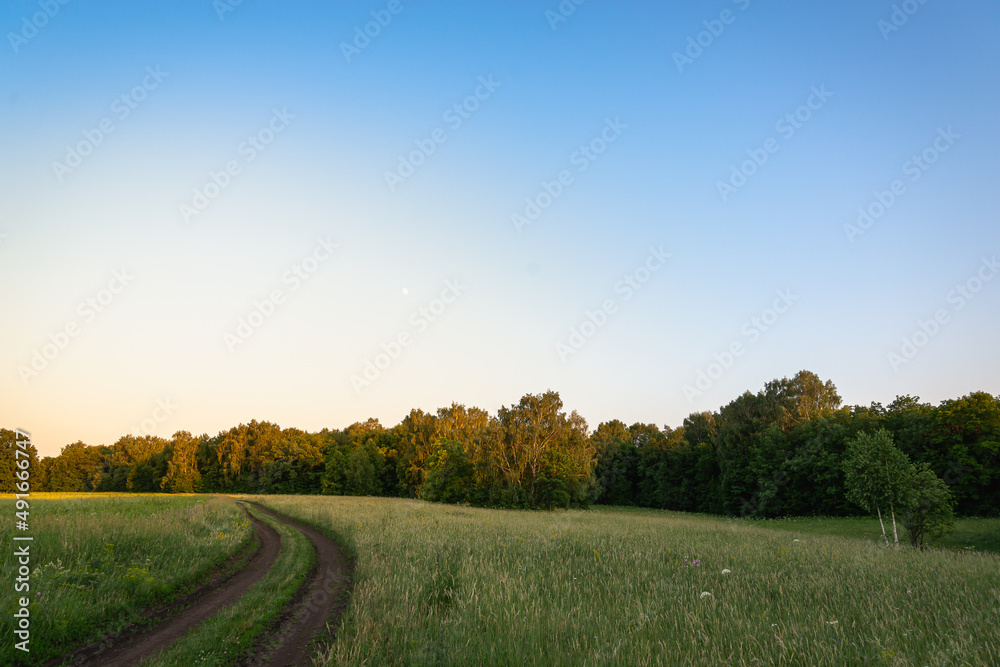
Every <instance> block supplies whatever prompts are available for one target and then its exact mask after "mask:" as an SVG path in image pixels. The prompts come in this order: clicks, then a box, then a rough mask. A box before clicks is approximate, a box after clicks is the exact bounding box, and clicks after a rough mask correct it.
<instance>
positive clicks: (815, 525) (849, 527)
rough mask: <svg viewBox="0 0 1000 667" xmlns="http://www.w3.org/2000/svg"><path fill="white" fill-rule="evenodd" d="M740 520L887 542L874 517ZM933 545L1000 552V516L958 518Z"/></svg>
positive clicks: (903, 534) (901, 533)
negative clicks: (950, 530)
mask: <svg viewBox="0 0 1000 667" xmlns="http://www.w3.org/2000/svg"><path fill="white" fill-rule="evenodd" d="M736 521H737V522H739V523H744V524H746V525H753V526H758V527H761V528H771V529H774V530H786V531H792V532H796V533H803V534H811V535H840V536H843V537H855V538H859V539H865V540H873V541H876V542H880V543H882V544H884V543H885V542H884V541H883V540H882V527H881V526H880V525H879V522H878V518H871V517H868V518H866V517H850V518H841V517H790V518H787V519H737V520H736ZM896 523H897V526H896V527H897V530H898V532H899V541H900V544H904V543H905V544H909V541H908V540H909V538H908V537H907V536H906V531H905V530H904V529H903V526H902V525H900V524H899V522H898V521H897V522H896ZM885 531H886V535H887V536H888V537H889V542H890V543H891V542H892V523H891V520H888V519H887V520H886V523H885ZM932 545H933V546H938V547H943V548H947V549H965V550H976V551H988V552H991V553H1000V519H956V520H955V530H954V532H952V533H949V534H948V535H945V536H944V537H943V538H941V539H939V540H934V541H933V542H932Z"/></svg>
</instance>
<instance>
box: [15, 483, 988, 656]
mask: <svg viewBox="0 0 1000 667" xmlns="http://www.w3.org/2000/svg"><path fill="white" fill-rule="evenodd" d="M236 499H237V500H239V499H245V500H253V501H256V502H259V503H260V504H261V505H263V506H266V507H269V508H271V509H273V510H275V511H278V512H280V513H282V514H285V515H287V516H289V517H291V518H293V519H296V520H298V521H301V522H303V523H307V524H311V525H313V526H315V527H317V528H319V529H320V530H322V531H323V532H325V533H326V534H327V535H329V536H330V537H332V538H334V539H335V540H337V541H338V543H339V544H340V545H341V548H342V550H343V551H344V553H345V554H346V555H348V556H350V557H352V558H353V559H354V561H355V570H354V575H353V576H354V584H353V592H352V597H351V601H350V604H349V606H348V608H347V612H346V615H345V616H344V619H343V622H342V624H341V626H340V627H339V630H338V633H337V636H336V639H335V640H334V642H333V643H332V644H330V645H329V646H324V647H322V648H321V651H320V653H319V656H318V664H320V665H380V664H389V665H392V664H412V665H423V664H449V665H451V664H453V665H459V664H476V663H480V664H538V665H543V664H544V665H549V664H553V665H604V664H608V665H653V664H671V665H674V664H677V665H703V664H725V665H772V664H774V665H803V664H808V665H844V664H886V665H996V664H1000V555H998V554H996V553H991V552H990V549H991V548H993V547H994V546H995V540H996V535H997V533H998V532H1000V520H997V519H992V520H986V519H961V520H959V521H958V526H957V528H958V529H957V531H956V533H955V535H953V536H952V537H951V538H949V539H951V540H952V541H953V545H952V546H954V547H958V548H930V549H928V550H927V551H924V552H919V551H916V550H914V549H912V548H909V547H908V546H904V547H903V548H901V549H899V550H898V551H897V550H894V549H887V548H885V547H884V546H882V544H881V535H880V532H879V530H878V527H877V526H878V522H877V520H874V519H862V518H855V519H824V518H796V519H783V520H772V521H749V520H733V519H727V518H723V517H716V516H709V515H700V514H683V513H676V512H666V511H657V510H648V509H634V508H617V507H597V508H594V509H590V510H557V511H553V512H542V511H513V510H511V511H507V510H488V509H477V508H471V507H466V506H456V505H443V504H435V503H428V502H423V501H417V500H405V499H390V498H368V497H342V496H238V497H237V498H236ZM34 500H35V502H34V504H33V505H32V515H31V516H32V530H31V533H32V534H33V535H34V536H35V542H34V544H33V547H32V549H33V551H32V554H33V564H32V595H35V596H37V600H36V601H34V602H33V603H32V606H31V612H32V637H33V639H32V649H33V651H32V655H31V663H32V664H41V662H43V661H44V660H43V659H44V658H46V657H51V656H53V655H60V654H62V653H63V652H65V651H66V650H67V649H71V648H74V647H76V646H79V645H82V644H85V643H87V642H88V641H92V640H93V639H95V638H97V637H99V636H101V635H103V634H104V633H106V632H109V631H115V630H117V629H120V628H122V627H124V626H125V625H127V624H129V623H134V622H137V621H138V620H139V619H140V618H141V616H140V614H141V612H142V611H143V610H144V609H146V608H148V607H149V606H150V605H153V604H154V603H162V601H163V600H164V599H169V598H170V597H171V596H176V595H178V594H179V593H181V592H183V591H184V590H186V589H187V588H188V587H190V586H191V585H192V584H193V582H195V581H198V580H199V578H200V577H203V576H204V575H205V574H206V573H207V572H210V571H211V570H212V568H213V566H215V565H217V564H218V563H220V562H221V561H223V560H225V559H226V558H227V557H229V556H232V555H233V554H241V553H245V552H246V550H245V549H244V547H246V546H248V545H251V544H252V542H253V541H254V540H255V539H256V538H254V536H253V532H252V529H251V527H250V525H249V523H248V520H247V518H246V516H245V514H243V512H242V510H241V509H240V507H239V506H238V505H237V503H236V502H233V498H232V497H211V496H146V495H127V496H126V495H112V496H104V495H94V494H48V496H47V497H45V498H35V499H34ZM2 506H6V507H8V508H9V510H10V511H8V512H6V513H4V514H3V515H0V526H3V527H4V528H5V529H7V530H8V531H12V529H13V526H12V525H11V523H12V521H11V518H10V517H12V516H13V507H12V503H11V502H9V501H3V503H2ZM251 511H253V512H254V514H255V515H256V516H258V518H261V519H262V520H265V521H267V522H268V523H269V524H270V525H272V526H273V527H274V528H275V529H276V530H278V532H279V534H280V535H281V537H282V547H281V552H280V554H279V557H278V560H277V561H276V562H275V565H274V566H273V567H272V568H271V570H270V571H269V573H268V575H267V576H266V578H265V579H263V580H261V581H260V582H259V583H258V584H256V585H255V586H254V587H253V588H252V589H250V590H249V591H248V592H247V593H246V594H245V595H244V596H243V597H242V598H241V599H240V600H239V601H238V602H237V603H236V604H234V605H232V606H231V607H228V608H225V609H224V610H223V611H221V612H219V613H218V614H217V615H216V616H214V617H213V618H211V619H210V620H209V621H207V622H206V623H204V624H202V625H200V626H197V627H195V628H194V629H193V630H192V631H191V632H189V633H188V634H187V635H186V636H184V637H183V638H182V639H181V640H180V641H178V642H177V643H176V644H174V645H173V646H171V647H170V648H168V649H167V650H166V651H164V652H162V653H161V654H159V655H156V656H154V657H152V658H151V659H149V660H148V661H146V662H145V663H143V664H148V665H194V664H205V665H220V666H221V665H229V664H236V662H237V661H238V660H240V659H241V656H245V655H246V652H247V650H249V649H252V647H253V645H254V642H255V641H257V638H258V637H259V636H260V634H261V633H262V632H263V631H265V630H266V629H268V628H269V627H271V626H273V624H274V622H275V621H276V619H277V618H278V617H279V616H280V614H281V611H282V609H283V607H284V605H285V604H286V603H287V602H288V601H289V600H291V599H292V597H293V596H294V595H295V592H296V590H297V588H298V587H299V585H300V584H301V582H302V581H304V579H305V577H306V574H307V572H308V570H309V569H310V567H311V565H312V562H313V560H312V559H313V555H312V551H311V548H310V547H309V544H308V541H307V540H306V539H305V537H304V536H303V535H302V534H301V533H300V532H298V531H297V530H294V529H291V528H290V527H288V526H284V525H282V524H280V523H277V522H275V521H273V520H271V519H270V518H269V517H266V516H264V515H263V514H261V513H259V512H256V511H255V510H252V508H251ZM970 547H974V548H970ZM3 567H4V574H5V575H6V576H8V577H10V579H9V580H11V579H13V574H12V572H13V570H12V567H13V565H12V559H10V558H7V559H5V560H4V563H3ZM9 611H12V609H8V612H9ZM9 618H10V616H9V615H8V616H7V619H9ZM8 623H9V620H5V624H8ZM5 632H7V633H9V632H10V629H9V628H8V629H7V630H5ZM8 636H9V635H8ZM220 638H224V640H220ZM4 651H6V652H5V653H3V654H0V663H2V664H10V663H12V662H13V656H12V655H11V653H10V651H11V648H10V646H9V644H8V646H6V647H5V648H4ZM18 657H20V656H18Z"/></svg>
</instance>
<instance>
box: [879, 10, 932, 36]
mask: <svg viewBox="0 0 1000 667" xmlns="http://www.w3.org/2000/svg"><path fill="white" fill-rule="evenodd" d="M926 4H927V0H903V2H901V3H900V4H898V5H896V4H894V5H893V6H892V12H890V14H889V20H886V19H879V20H878V22H877V23H876V24H875V25H876V26H877V27H878V30H879V32H881V33H882V39H884V40H885V41H887V42H888V41H889V35H891V34H892V33H894V32H899V29H900V28H902V27H903V26H904V25H906V24H907V23H908V22H909V21H910V17H911V16H913V15H914V14H916V13H917V12H919V11H920V8H921V7H922V6H924V5H926Z"/></svg>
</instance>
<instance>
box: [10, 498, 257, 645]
mask: <svg viewBox="0 0 1000 667" xmlns="http://www.w3.org/2000/svg"><path fill="white" fill-rule="evenodd" d="M30 503H31V514H30V530H29V531H27V532H24V533H18V534H26V535H31V536H32V537H33V538H34V539H33V541H32V542H31V543H30V544H31V551H30V552H31V575H30V576H31V581H30V585H31V590H30V592H29V593H28V595H30V598H31V600H32V602H31V605H30V607H29V610H30V612H31V637H32V640H31V643H30V648H31V653H30V655H28V656H25V655H23V653H22V652H21V651H15V649H14V647H13V645H12V644H13V642H11V641H6V640H5V641H4V643H3V645H2V646H0V664H14V660H15V658H16V659H18V660H23V659H24V658H26V657H27V658H29V660H30V664H41V662H43V661H44V660H45V659H46V658H51V657H53V656H58V655H60V654H62V653H63V652H64V651H67V650H72V649H74V648H76V647H77V646H80V645H84V644H87V643H88V642H91V641H95V640H97V639H99V638H101V637H102V636H104V635H105V634H106V633H109V632H117V631H119V630H121V629H122V628H124V627H126V626H128V625H130V624H133V623H139V622H140V621H141V620H142V617H141V614H142V612H143V611H144V610H146V609H147V608H148V607H150V605H152V604H153V603H154V601H159V602H165V601H169V600H170V599H171V598H173V597H176V596H178V595H180V594H182V593H184V592H186V591H187V590H188V589H189V588H190V587H192V586H193V585H195V584H196V583H197V582H199V581H200V580H201V579H202V578H203V577H205V576H206V575H208V574H209V573H211V572H212V571H213V570H214V568H215V567H216V566H217V565H220V564H221V563H223V562H224V561H226V559H227V558H229V557H230V556H234V555H238V554H240V553H241V552H242V548H243V547H246V546H249V545H250V542H251V540H254V539H256V538H255V537H254V534H253V530H252V529H251V527H250V524H249V520H248V519H247V518H246V515H245V514H244V513H243V512H242V511H241V510H240V509H239V508H238V507H237V505H236V503H234V502H232V500H229V499H226V498H214V497H210V496H180V495H135V494H129V495H127V496H126V495H123V494H60V493H45V494H32V497H31V500H30ZM0 531H3V533H4V534H6V535H12V534H14V533H15V531H14V501H13V500H10V499H3V500H0ZM10 544H13V542H10ZM5 551H6V556H5V557H4V558H3V559H2V561H0V577H2V580H3V581H5V582H13V581H14V579H15V576H16V574H15V573H16V570H17V562H16V559H15V558H14V557H13V555H12V554H13V548H12V547H11V548H9V549H6V550H5ZM233 565H234V566H235V567H238V566H239V563H238V562H237V563H234V564H233ZM21 595H23V594H20V593H19V594H18V596H21ZM5 599H6V603H5V609H4V615H3V623H2V626H3V627H2V630H0V631H2V632H3V636H4V637H5V638H10V637H12V636H13V630H12V627H11V621H12V618H13V617H12V615H11V614H13V612H14V605H15V601H14V595H13V593H8V595H7V596H6V598H5Z"/></svg>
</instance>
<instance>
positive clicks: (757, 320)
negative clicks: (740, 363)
mask: <svg viewBox="0 0 1000 667" xmlns="http://www.w3.org/2000/svg"><path fill="white" fill-rule="evenodd" d="M775 294H776V295H777V296H776V297H775V299H774V301H773V302H771V307H770V308H765V309H764V310H762V311H761V313H760V315H757V316H754V317H751V318H750V319H749V320H747V321H746V322H744V323H743V326H742V327H740V334H741V338H737V339H735V340H734V341H733V342H732V343H730V344H729V345H728V346H727V347H726V349H725V350H723V351H722V352H716V353H715V354H713V355H712V359H713V361H711V362H709V364H708V365H707V366H706V367H705V368H699V369H698V372H697V373H696V375H695V380H694V384H693V385H692V384H686V385H684V387H683V388H682V391H683V392H684V398H686V399H687V400H688V403H689V404H693V403H694V399H696V398H698V397H699V396H702V395H703V394H704V393H705V392H706V391H708V390H709V389H711V388H712V385H714V384H715V383H716V382H717V381H718V380H719V378H721V377H722V376H723V375H724V374H725V373H726V371H728V370H729V369H730V368H732V367H733V365H734V364H735V363H736V360H737V359H739V358H740V357H742V356H743V355H744V354H745V353H746V351H747V347H749V346H750V345H751V344H753V343H756V342H757V341H758V340H760V338H761V336H762V335H763V334H764V333H766V332H767V331H769V330H770V329H771V328H772V327H773V326H774V325H775V324H776V323H777V322H778V320H779V319H780V318H781V316H782V315H784V314H785V313H787V312H788V309H789V308H791V307H792V305H793V304H794V303H795V302H796V301H798V300H799V297H797V296H795V295H794V294H792V290H790V289H784V290H777V291H776V292H775Z"/></svg>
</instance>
